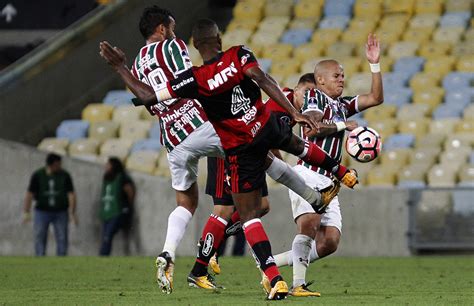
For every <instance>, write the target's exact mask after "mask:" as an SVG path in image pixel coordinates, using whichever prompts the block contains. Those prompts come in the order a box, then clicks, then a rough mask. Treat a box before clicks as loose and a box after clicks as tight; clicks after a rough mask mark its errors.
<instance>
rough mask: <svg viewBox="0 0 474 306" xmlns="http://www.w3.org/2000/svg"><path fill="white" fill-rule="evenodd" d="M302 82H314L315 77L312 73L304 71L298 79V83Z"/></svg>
mask: <svg viewBox="0 0 474 306" xmlns="http://www.w3.org/2000/svg"><path fill="white" fill-rule="evenodd" d="M302 83H312V84H316V79H315V78H314V73H305V74H303V75H302V76H301V77H300V79H299V80H298V84H302Z"/></svg>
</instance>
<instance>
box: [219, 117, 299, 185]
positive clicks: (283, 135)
mask: <svg viewBox="0 0 474 306" xmlns="http://www.w3.org/2000/svg"><path fill="white" fill-rule="evenodd" d="M292 137H293V132H292V130H291V127H290V126H289V125H288V123H287V122H285V121H284V120H280V117H279V116H277V115H276V114H274V113H272V114H271V115H270V118H269V119H268V121H267V123H266V124H265V125H264V126H263V127H262V129H261V130H260V133H258V134H257V136H256V137H255V138H254V139H253V141H252V142H251V143H248V144H244V145H241V146H238V147H235V148H232V149H229V150H225V155H226V161H227V163H228V164H229V166H228V169H229V172H230V177H231V179H230V181H231V190H232V192H234V193H245V192H250V191H253V190H255V189H258V188H262V187H263V185H264V184H265V163H266V162H265V161H266V158H267V154H268V151H269V150H270V149H280V148H282V147H286V145H287V144H288V143H289V142H290V140H291V138H292Z"/></svg>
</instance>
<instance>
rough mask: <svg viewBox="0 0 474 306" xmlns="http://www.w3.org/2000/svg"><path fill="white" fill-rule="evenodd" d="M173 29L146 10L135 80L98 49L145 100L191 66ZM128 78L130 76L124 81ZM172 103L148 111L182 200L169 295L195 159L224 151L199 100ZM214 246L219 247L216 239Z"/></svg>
mask: <svg viewBox="0 0 474 306" xmlns="http://www.w3.org/2000/svg"><path fill="white" fill-rule="evenodd" d="M174 24H175V23H174V18H173V17H172V16H171V14H170V13H169V12H168V11H166V10H163V9H160V8H158V7H156V6H154V7H151V8H147V9H145V12H144V14H143V16H142V19H141V21H140V29H141V31H142V34H143V36H144V37H145V39H146V40H147V45H146V46H144V47H143V48H142V49H141V50H140V52H139V54H138V56H137V58H136V60H135V62H134V65H133V68H132V73H133V75H132V74H131V73H130V72H128V68H127V67H126V65H125V56H124V54H123V52H121V51H120V50H119V49H118V48H115V47H112V46H110V44H109V43H107V42H102V43H101V44H100V49H101V55H102V56H103V57H104V59H105V60H106V61H107V62H108V63H109V64H111V65H112V66H113V67H114V68H115V69H116V71H117V72H118V73H119V75H121V76H122V78H123V80H124V81H125V82H126V84H127V85H128V86H129V87H130V88H131V89H132V91H133V92H134V93H135V94H136V95H137V96H138V97H141V94H140V90H145V92H146V93H151V95H152V96H154V91H153V89H154V90H158V89H159V88H160V85H161V84H162V82H164V81H165V80H169V79H170V78H174V77H176V76H177V75H178V74H179V73H181V72H182V71H183V68H185V67H188V66H189V65H190V60H189V56H188V54H187V50H186V47H185V45H184V43H183V42H182V41H181V40H179V39H176V38H174V33H173V29H174ZM165 38H167V39H165ZM110 55H118V59H119V60H118V61H113V60H112V61H111V57H110ZM127 73H128V74H127ZM125 75H126V77H124V76H125ZM137 79H139V80H140V81H138V80H137ZM129 81H130V82H131V83H130V82H129ZM137 83H138V85H137ZM150 85H151V86H153V88H152V87H150ZM137 90H138V92H137ZM168 102H169V103H165V104H155V103H153V104H150V105H149V106H148V108H149V110H151V111H152V112H153V113H155V114H156V115H157V116H158V118H159V120H160V124H161V126H162V134H163V135H162V141H163V143H164V144H165V145H166V148H167V150H168V159H169V162H170V166H171V167H170V169H171V174H172V184H173V187H174V188H175V189H176V191H177V196H178V197H177V200H178V207H177V208H176V209H175V210H174V211H173V212H172V213H171V214H170V216H169V219H168V229H167V234H166V241H165V244H164V247H163V252H162V253H161V254H160V255H159V256H158V257H157V268H158V269H157V280H158V284H159V285H160V287H161V288H162V290H163V291H165V292H167V293H170V292H171V289H172V270H173V260H174V250H175V249H176V247H177V246H178V244H179V242H180V241H181V238H182V236H183V235H184V231H185V229H186V226H187V224H188V223H189V221H190V219H191V217H192V214H193V212H194V210H195V208H196V206H197V192H195V190H196V188H195V187H196V184H195V181H196V174H197V173H196V172H197V160H198V159H199V157H201V156H203V155H207V156H209V155H210V156H213V155H216V153H218V152H216V151H221V146H220V140H219V139H218V137H217V134H216V132H215V130H214V129H213V128H212V127H209V122H207V121H206V120H205V119H206V118H205V115H204V114H203V113H202V110H200V109H199V105H198V104H197V103H196V101H194V100H189V99H188V100H186V99H180V100H175V101H168ZM216 138H217V139H216ZM269 163H270V167H269V168H268V169H267V173H268V174H269V175H270V176H271V177H272V178H273V179H275V180H276V181H278V182H280V183H282V184H284V185H286V186H287V187H289V188H291V189H292V190H294V191H295V192H296V193H298V194H300V195H301V196H302V197H303V198H305V199H307V201H308V202H309V203H312V204H313V205H315V207H322V206H324V205H325V204H324V203H329V201H328V197H327V195H329V194H330V191H331V189H329V190H327V191H321V195H319V192H316V191H315V190H314V189H312V188H309V187H307V186H306V185H305V184H304V182H303V180H302V178H301V177H299V176H298V175H297V174H296V173H294V171H293V170H292V169H291V167H289V166H288V165H287V164H286V163H284V162H282V161H279V160H277V159H273V160H272V159H269ZM209 175H211V176H212V175H215V173H209ZM186 188H188V189H186ZM218 206H222V205H219V204H216V205H215V210H214V212H213V214H212V215H211V217H210V218H209V220H208V223H207V224H206V227H205V232H206V231H207V230H209V229H211V231H212V232H214V233H215V235H220V234H219V233H217V232H218V231H223V230H224V227H225V223H226V221H225V220H224V219H226V218H225V217H224V215H225V214H224V213H223V211H220V210H218ZM216 209H217V211H216ZM217 212H222V214H219V215H217ZM230 213H232V210H230ZM216 217H220V218H216ZM223 218H224V219H223ZM229 218H230V217H229ZM216 220H217V221H216ZM203 237H205V233H203ZM213 246H214V247H218V241H217V240H216V243H215V244H214V245H213ZM211 247H212V246H211ZM188 281H189V282H190V284H191V283H193V284H196V285H198V286H199V287H201V288H207V289H212V288H214V287H215V284H213V283H212V281H210V280H209V278H207V275H190V276H189V277H188Z"/></svg>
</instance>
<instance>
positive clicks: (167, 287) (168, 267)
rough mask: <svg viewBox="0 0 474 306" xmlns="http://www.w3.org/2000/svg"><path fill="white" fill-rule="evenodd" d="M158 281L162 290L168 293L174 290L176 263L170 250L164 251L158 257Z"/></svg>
mask: <svg viewBox="0 0 474 306" xmlns="http://www.w3.org/2000/svg"><path fill="white" fill-rule="evenodd" d="M155 264H156V282H157V283H158V286H159V287H160V288H161V291H162V292H163V293H166V294H170V293H171V292H173V272H174V263H173V260H172V259H171V256H170V254H169V253H168V252H163V253H161V254H160V255H158V257H157V258H156V262H155Z"/></svg>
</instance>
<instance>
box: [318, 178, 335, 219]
mask: <svg viewBox="0 0 474 306" xmlns="http://www.w3.org/2000/svg"><path fill="white" fill-rule="evenodd" d="M339 189H341V184H340V183H339V182H338V181H336V180H334V181H333V184H332V185H331V186H329V187H326V188H324V189H323V190H321V191H319V192H320V193H321V202H320V203H319V205H315V204H312V205H311V206H312V207H313V209H314V211H315V212H316V213H318V214H322V213H324V212H325V211H326V207H328V205H329V203H331V201H332V199H334V197H335V196H337V194H338V193H339Z"/></svg>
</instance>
